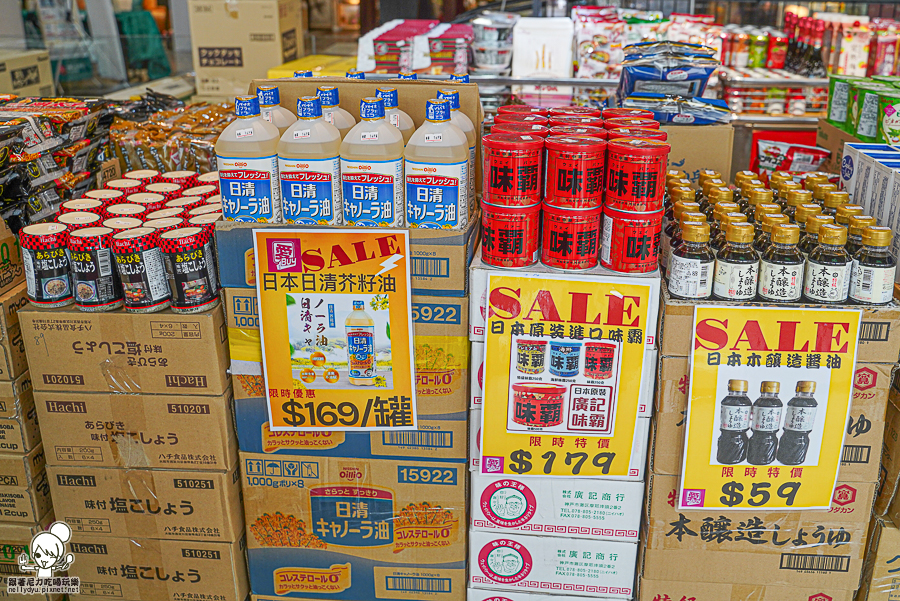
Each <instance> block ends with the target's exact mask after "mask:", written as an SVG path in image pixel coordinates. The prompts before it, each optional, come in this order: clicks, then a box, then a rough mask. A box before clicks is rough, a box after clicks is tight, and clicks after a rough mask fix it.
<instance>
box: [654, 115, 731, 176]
mask: <svg viewBox="0 0 900 601" xmlns="http://www.w3.org/2000/svg"><path fill="white" fill-rule="evenodd" d="M659 129H660V130H661V131H664V132H666V134H667V135H668V139H667V140H666V142H668V144H669V146H671V147H672V150H671V151H669V167H668V168H669V169H682V170H684V171H685V172H686V173H687V174H688V177H689V178H690V179H691V181H692V182H696V181H697V179H698V177H699V176H700V170H701V169H713V170H715V171H718V172H719V173H721V174H722V176H723V177H724V178H727V179H731V155H732V148H733V146H734V128H733V127H732V126H731V124H727V125H663V126H661V127H660V128H659Z"/></svg>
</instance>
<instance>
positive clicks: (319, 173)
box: [278, 157, 343, 225]
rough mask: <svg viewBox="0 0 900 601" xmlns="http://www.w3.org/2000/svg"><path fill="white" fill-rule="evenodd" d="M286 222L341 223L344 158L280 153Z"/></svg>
mask: <svg viewBox="0 0 900 601" xmlns="http://www.w3.org/2000/svg"><path fill="white" fill-rule="evenodd" d="M278 174H279V179H280V180H281V206H282V213H283V214H284V222H285V223H298V224H301V225H341V224H342V223H343V207H342V204H341V160H340V158H339V157H331V158H329V159H315V160H307V159H285V158H282V157H278Z"/></svg>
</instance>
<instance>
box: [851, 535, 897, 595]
mask: <svg viewBox="0 0 900 601" xmlns="http://www.w3.org/2000/svg"><path fill="white" fill-rule="evenodd" d="M898 556H900V530H898V529H897V525H896V524H894V523H893V522H891V521H885V520H882V519H879V518H874V521H873V523H872V528H871V534H870V540H869V550H868V553H867V554H866V563H865V568H864V570H863V577H862V581H861V583H860V587H859V592H858V593H857V595H856V600H857V601H893V599H895V598H896V597H897V572H896V571H895V570H896V569H897V567H896V565H897V557H898Z"/></svg>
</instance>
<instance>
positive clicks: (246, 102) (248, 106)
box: [234, 96, 259, 119]
mask: <svg viewBox="0 0 900 601" xmlns="http://www.w3.org/2000/svg"><path fill="white" fill-rule="evenodd" d="M234 114H235V115H236V116H237V117H240V118H242V119H247V118H249V117H259V99H258V98H257V97H256V96H235V97H234Z"/></svg>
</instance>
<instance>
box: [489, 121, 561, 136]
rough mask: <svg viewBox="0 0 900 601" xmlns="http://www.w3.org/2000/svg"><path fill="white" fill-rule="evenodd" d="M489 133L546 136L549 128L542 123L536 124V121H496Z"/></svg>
mask: <svg viewBox="0 0 900 601" xmlns="http://www.w3.org/2000/svg"><path fill="white" fill-rule="evenodd" d="M491 133H492V134H518V135H522V134H526V135H532V136H540V137H542V138H546V137H547V135H548V134H549V133H550V129H548V128H547V127H546V126H544V125H538V124H537V123H496V124H494V126H493V127H492V128H491Z"/></svg>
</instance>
